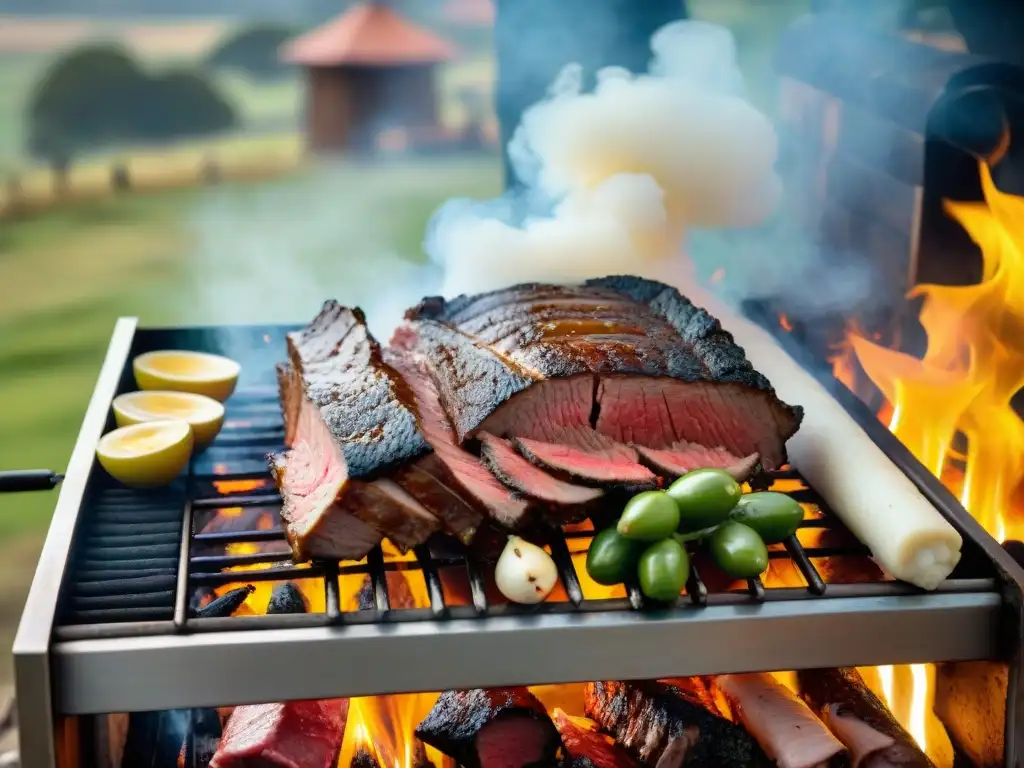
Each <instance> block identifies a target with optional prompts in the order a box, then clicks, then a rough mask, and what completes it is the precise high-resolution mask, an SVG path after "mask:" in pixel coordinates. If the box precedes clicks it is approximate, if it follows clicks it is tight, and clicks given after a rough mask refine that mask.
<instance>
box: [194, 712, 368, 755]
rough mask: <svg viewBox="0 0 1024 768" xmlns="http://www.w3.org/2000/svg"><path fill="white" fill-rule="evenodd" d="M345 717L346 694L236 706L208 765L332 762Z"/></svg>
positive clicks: (338, 744)
mask: <svg viewBox="0 0 1024 768" xmlns="http://www.w3.org/2000/svg"><path fill="white" fill-rule="evenodd" d="M347 719H348V699H325V700H322V701H289V702H286V703H284V704H251V705H244V706H240V707H235V709H234V711H233V712H232V713H231V717H230V718H228V722H227V725H226V726H225V728H224V736H223V738H221V741H220V746H219V747H218V748H217V753H216V754H215V755H214V757H213V760H212V761H211V762H210V768H295V767H296V766H303V768H330V766H333V765H334V764H335V761H337V759H338V750H339V749H340V748H341V742H342V739H343V738H344V735H345V723H346V720H347Z"/></svg>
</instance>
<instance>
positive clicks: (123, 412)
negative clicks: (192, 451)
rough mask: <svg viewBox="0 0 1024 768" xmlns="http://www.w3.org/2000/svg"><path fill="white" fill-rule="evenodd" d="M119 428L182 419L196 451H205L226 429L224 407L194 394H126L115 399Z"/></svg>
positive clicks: (115, 417) (204, 396)
mask: <svg viewBox="0 0 1024 768" xmlns="http://www.w3.org/2000/svg"><path fill="white" fill-rule="evenodd" d="M114 419H115V420H116V421H117V426H119V427H127V426H130V425H131V424H142V423H144V422H147V421H166V420H168V419H180V420H181V421H187V422H188V423H189V426H191V427H192V436H193V438H194V439H195V444H196V448H205V447H206V446H208V445H209V444H210V443H212V442H213V438H215V437H216V436H217V433H218V432H220V428H221V427H222V426H223V425H224V406H223V405H221V404H220V403H219V402H217V401H216V400H214V399H213V398H212V397H207V396H206V395H196V394H193V393H191V392H161V391H155V392H145V391H143V392H126V393H124V394H123V395H118V396H117V397H115V398H114Z"/></svg>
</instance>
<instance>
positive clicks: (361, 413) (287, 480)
mask: <svg viewBox="0 0 1024 768" xmlns="http://www.w3.org/2000/svg"><path fill="white" fill-rule="evenodd" d="M287 344H288V358H289V364H288V365H287V366H281V367H279V369H278V384H279V386H280V387H281V403H282V408H283V410H284V415H285V436H286V439H287V440H288V444H289V445H290V446H291V449H290V450H289V451H288V452H287V453H286V454H285V455H284V456H282V457H275V458H274V459H273V460H272V468H273V470H274V476H275V478H276V479H277V482H278V488H279V490H280V492H281V497H282V501H283V506H284V509H285V510H287V511H286V512H285V513H283V516H284V519H285V522H286V530H287V531H288V538H289V541H290V543H291V546H292V551H293V553H294V554H295V556H296V559H307V558H309V557H315V556H325V557H339V558H348V557H362V554H365V552H366V551H367V550H368V549H369V547H367V548H365V549H364V548H363V545H364V544H365V543H366V539H367V538H368V537H367V536H366V535H365V533H366V532H365V531H364V530H358V526H357V527H356V528H357V532H358V533H360V534H362V535H360V536H358V537H357V539H356V541H355V542H352V543H351V544H345V545H344V550H343V551H342V550H336V549H335V546H336V545H337V544H338V543H339V542H340V541H341V539H340V538H339V536H338V535H336V534H337V533H338V532H339V531H346V530H348V528H349V527H351V526H350V521H349V520H348V519H346V515H349V516H352V517H355V518H357V519H358V520H359V521H361V522H362V523H364V524H365V525H366V526H369V527H370V528H372V529H373V530H375V531H376V532H378V533H380V534H382V535H384V536H388V537H389V538H390V539H391V540H392V542H393V543H394V544H395V545H396V546H398V547H399V548H400V549H407V548H409V547H413V546H416V545H418V544H421V543H423V542H424V541H426V539H427V537H428V536H429V535H430V534H431V533H432V532H434V531H435V530H437V529H438V528H439V527H440V524H439V523H438V521H437V519H436V518H435V517H434V516H433V515H432V514H430V512H429V511H427V510H426V509H424V507H423V506H422V505H421V504H420V503H419V502H418V501H416V499H414V498H413V497H412V496H410V495H409V494H408V493H406V492H405V491H403V490H402V489H401V488H399V487H398V486H396V485H395V484H394V483H393V482H392V481H391V480H388V479H378V478H379V477H380V476H381V475H382V474H384V473H386V472H387V471H389V470H392V469H395V468H397V467H399V466H402V465H403V464H406V463H408V462H409V461H410V460H412V459H415V458H416V457H418V456H420V455H422V454H423V453H424V452H426V451H427V450H428V446H427V443H426V440H425V439H424V437H423V435H422V434H421V433H420V430H419V427H418V425H417V418H416V413H415V410H414V406H413V404H412V394H411V392H410V391H409V389H408V387H407V386H406V385H405V382H404V380H403V379H402V378H401V376H399V375H398V374H397V373H396V372H395V371H394V370H393V369H391V368H390V366H388V365H387V364H386V363H385V362H384V360H383V357H382V353H381V349H380V346H379V345H378V344H377V341H376V340H375V339H374V338H373V336H372V335H370V332H369V330H368V329H367V327H366V322H365V318H364V317H363V315H362V312H360V311H359V310H358V309H355V310H350V309H348V308H346V307H342V306H341V305H340V304H338V303H337V302H333V301H328V302H327V303H326V304H324V307H323V309H322V310H321V312H320V314H318V315H317V316H316V318H314V319H313V322H311V323H310V324H309V326H307V327H306V328H304V329H302V330H300V331H296V332H294V333H290V334H288V337H287ZM293 465H294V466H293ZM335 517H338V518H340V520H335V519H334V518H335ZM340 535H344V534H340ZM307 536H312V537H313V538H315V539H317V540H316V541H306V537H307ZM325 545H326V546H325ZM370 546H371V547H372V544H371V545H370ZM360 550H361V551H362V554H359V551H360ZM328 553H329V554H328Z"/></svg>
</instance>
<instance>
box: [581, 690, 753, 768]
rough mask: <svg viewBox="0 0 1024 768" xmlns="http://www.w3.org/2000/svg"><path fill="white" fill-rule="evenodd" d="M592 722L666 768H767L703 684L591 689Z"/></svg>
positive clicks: (640, 756)
mask: <svg viewBox="0 0 1024 768" xmlns="http://www.w3.org/2000/svg"><path fill="white" fill-rule="evenodd" d="M584 697H585V702H586V712H587V716H588V717H589V718H591V719H592V720H594V721H595V722H596V723H597V724H598V725H599V726H600V727H601V728H602V729H604V730H605V731H607V732H608V733H610V734H611V735H612V736H614V737H615V741H616V742H617V743H618V744H619V745H620V746H622V747H624V748H625V749H626V750H627V751H628V752H629V753H630V754H631V755H632V756H633V757H635V758H636V759H638V760H640V761H641V762H643V763H645V764H649V765H658V766H660V767H661V768H678V766H693V768H759V767H762V766H763V767H764V768H767V767H768V766H770V765H771V764H772V763H771V761H770V760H769V759H768V758H767V757H766V756H765V754H764V752H762V751H761V748H760V747H759V746H758V744H757V742H756V741H754V740H753V739H752V738H751V737H750V736H749V735H748V734H747V732H746V731H744V730H743V729H742V728H741V727H740V726H738V725H734V724H733V723H731V722H729V721H728V720H726V719H725V718H724V717H722V716H721V713H719V712H718V711H717V709H716V708H715V705H714V702H713V701H712V700H711V697H710V696H709V695H708V693H707V690H706V688H704V686H703V683H701V682H700V681H699V680H689V679H688V680H672V681H662V682H658V683H626V682H598V683H588V684H587V686H586V689H585V693H584Z"/></svg>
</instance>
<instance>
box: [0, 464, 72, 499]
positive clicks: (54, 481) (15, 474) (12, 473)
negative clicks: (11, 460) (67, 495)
mask: <svg viewBox="0 0 1024 768" xmlns="http://www.w3.org/2000/svg"><path fill="white" fill-rule="evenodd" d="M63 479H64V475H58V474H57V473H56V472H54V471H53V470H50V469H13V470H8V471H2V472H0V493H18V492H20V491H50V490H53V489H54V488H56V487H57V486H58V485H59V484H60V481H61V480H63Z"/></svg>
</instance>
